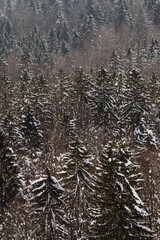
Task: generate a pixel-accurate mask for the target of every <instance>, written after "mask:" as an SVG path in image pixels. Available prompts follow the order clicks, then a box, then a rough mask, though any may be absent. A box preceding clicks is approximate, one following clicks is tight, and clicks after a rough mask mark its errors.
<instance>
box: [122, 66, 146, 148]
mask: <svg viewBox="0 0 160 240" xmlns="http://www.w3.org/2000/svg"><path fill="white" fill-rule="evenodd" d="M122 94H123V105H122V107H121V122H122V124H123V125H124V128H125V129H124V132H125V133H127V135H128V136H130V138H131V141H132V143H133V144H135V143H137V142H140V141H142V140H143V139H144V137H145V135H146V129H148V128H150V126H149V120H150V119H149V115H148V112H149V110H150V100H149V96H148V94H147V91H146V84H145V81H144V79H143V78H142V77H141V75H140V73H139V71H137V70H135V69H133V70H131V71H130V72H129V73H128V77H127V78H126V80H125V86H124V89H123V93H122Z"/></svg>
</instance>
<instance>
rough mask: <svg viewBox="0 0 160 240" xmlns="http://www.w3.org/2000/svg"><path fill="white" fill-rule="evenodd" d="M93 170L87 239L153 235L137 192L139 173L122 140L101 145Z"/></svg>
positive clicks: (127, 239) (116, 239) (143, 238)
mask: <svg viewBox="0 0 160 240" xmlns="http://www.w3.org/2000/svg"><path fill="white" fill-rule="evenodd" d="M96 170H97V171H96V175H95V188H94V189H95V192H94V195H93V201H94V207H93V208H91V216H92V221H91V226H90V236H89V239H91V240H92V239H96V240H111V239H112V240H119V239H123V240H133V239H134V240H140V239H141V240H146V239H153V238H152V237H153V236H152V232H151V230H150V229H149V228H147V227H146V219H147V216H148V214H147V213H146V211H145V210H144V203H143V202H142V200H141V198H140V197H139V195H138V191H139V190H140V189H141V188H140V186H139V183H140V182H141V181H142V178H141V174H140V173H139V171H138V166H137V165H135V164H133V163H132V162H131V152H130V151H129V149H128V148H127V146H126V143H125V142H124V140H123V141H121V142H118V143H117V144H114V143H113V142H110V143H109V144H108V145H106V146H105V147H104V149H103V151H102V152H101V154H100V159H99V161H98V165H97V168H96Z"/></svg>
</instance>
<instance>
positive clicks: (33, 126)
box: [22, 106, 41, 148]
mask: <svg viewBox="0 0 160 240" xmlns="http://www.w3.org/2000/svg"><path fill="white" fill-rule="evenodd" d="M38 127H39V124H38V121H37V120H36V119H35V117H34V113H33V111H32V110H31V108H30V106H28V107H27V110H26V113H25V115H23V122H22V134H23V135H24V142H25V143H24V144H26V145H28V146H30V147H31V148H40V139H41V133H40V130H39V129H38Z"/></svg>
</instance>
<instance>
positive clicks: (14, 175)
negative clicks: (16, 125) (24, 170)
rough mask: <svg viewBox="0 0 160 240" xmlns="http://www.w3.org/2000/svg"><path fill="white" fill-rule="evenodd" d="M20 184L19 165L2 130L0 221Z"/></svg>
mask: <svg viewBox="0 0 160 240" xmlns="http://www.w3.org/2000/svg"><path fill="white" fill-rule="evenodd" d="M19 186H20V178H19V167H18V165H17V164H16V159H15V156H14V154H13V150H12V148H10V146H9V142H8V141H7V138H6V136H5V135H4V133H3V132H2V131H0V223H2V222H3V217H4V216H3V214H4V212H3V211H4V208H5V207H6V206H7V204H9V202H10V201H11V200H12V199H13V198H14V197H15V196H16V194H17V191H18V188H19Z"/></svg>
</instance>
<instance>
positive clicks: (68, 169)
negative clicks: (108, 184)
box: [60, 138, 93, 240]
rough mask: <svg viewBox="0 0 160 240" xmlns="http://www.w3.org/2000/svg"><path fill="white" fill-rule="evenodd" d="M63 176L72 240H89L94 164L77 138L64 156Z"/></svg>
mask: <svg viewBox="0 0 160 240" xmlns="http://www.w3.org/2000/svg"><path fill="white" fill-rule="evenodd" d="M61 160H62V171H61V172H60V175H61V176H62V181H63V186H64V188H65V193H64V201H65V204H66V210H67V213H68V216H69V220H70V238H71V239H75V240H78V239H79V240H80V239H87V235H86V233H87V225H88V207H89V202H90V192H91V191H92V188H91V184H92V175H91V172H92V171H93V164H92V161H91V156H90V155H89V154H88V151H87V149H86V148H85V147H84V146H83V144H82V142H81V141H80V140H79V139H78V138H76V139H75V140H74V141H72V142H71V143H70V145H69V150H68V152H67V153H66V154H64V155H62V157H61Z"/></svg>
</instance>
